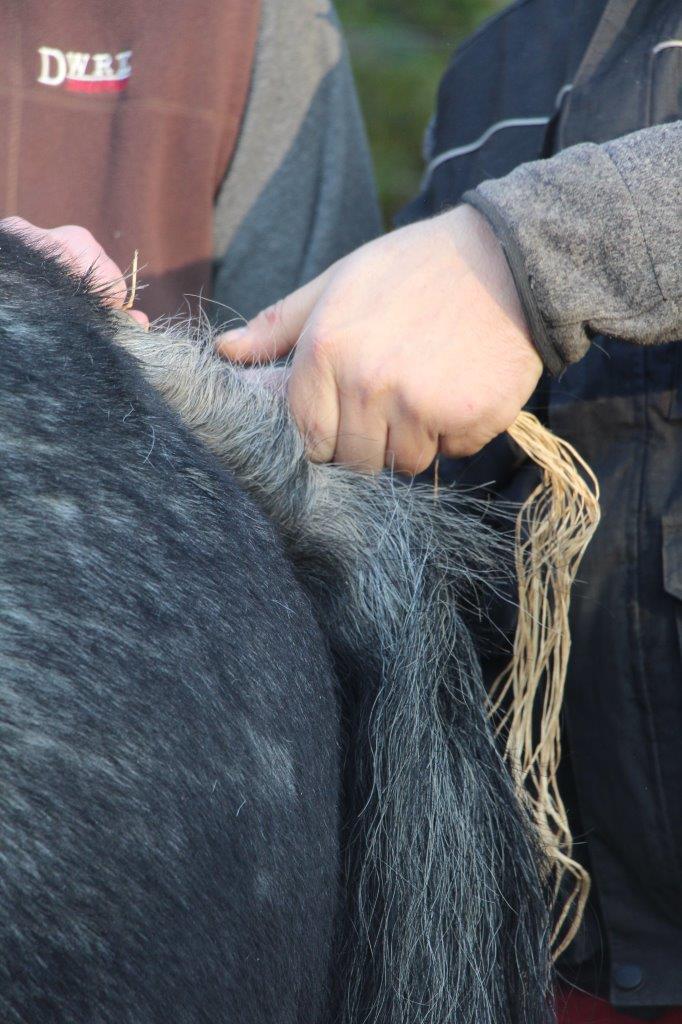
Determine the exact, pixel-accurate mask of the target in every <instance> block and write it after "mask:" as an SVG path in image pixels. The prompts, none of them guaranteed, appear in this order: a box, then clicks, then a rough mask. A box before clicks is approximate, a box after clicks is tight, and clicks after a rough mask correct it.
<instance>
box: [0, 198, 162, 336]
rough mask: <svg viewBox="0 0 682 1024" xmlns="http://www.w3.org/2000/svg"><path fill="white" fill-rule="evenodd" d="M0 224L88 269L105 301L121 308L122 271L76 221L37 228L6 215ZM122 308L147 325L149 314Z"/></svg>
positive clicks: (81, 269)
mask: <svg viewBox="0 0 682 1024" xmlns="http://www.w3.org/2000/svg"><path fill="white" fill-rule="evenodd" d="M0 226H2V227H3V228H6V229H7V230H8V231H14V232H16V233H17V234H20V235H21V236H22V237H23V238H25V239H26V240H27V241H28V242H32V243H35V244H36V245H38V246H41V247H42V248H45V249H48V250H52V251H55V250H56V251H57V252H58V254H59V255H60V256H62V257H63V259H64V262H65V263H67V264H68V265H69V266H71V267H72V268H73V269H74V270H76V271H78V272H79V273H81V274H85V273H87V272H88V271H90V272H91V280H92V282H93V284H94V285H95V286H98V287H101V288H103V289H105V290H106V299H105V301H106V302H107V303H108V304H109V305H111V306H113V307H115V308H117V309H123V307H124V304H125V301H126V296H127V294H128V290H127V288H126V283H125V279H124V277H123V274H122V273H121V271H120V269H119V268H118V266H117V265H116V264H115V263H114V261H113V260H112V259H110V258H109V256H107V254H106V253H105V251H104V249H103V248H102V246H101V245H100V244H99V242H98V241H97V239H96V238H94V237H93V236H92V235H91V234H90V232H89V231H88V230H87V229H86V228H82V227H78V225H76V224H65V225H63V226H61V227H58V228H39V227H36V225H35V224H31V223H29V221H27V220H24V218H23V217H6V218H5V219H4V220H2V221H0ZM125 312H127V313H128V314H129V315H130V316H131V317H132V318H133V320H136V321H137V322H138V323H139V324H142V326H143V327H148V326H149V317H148V316H147V315H146V313H143V312H142V310H139V309H128V310H126V311H125Z"/></svg>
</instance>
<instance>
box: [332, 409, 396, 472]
mask: <svg viewBox="0 0 682 1024" xmlns="http://www.w3.org/2000/svg"><path fill="white" fill-rule="evenodd" d="M387 434H388V427H387V426H386V418H385V416H384V414H383V410H382V409H381V408H376V407H371V406H370V407H369V408H363V407H362V406H361V405H359V404H358V403H355V402H353V401H348V400H346V401H345V402H344V401H343V400H342V402H341V408H340V414H339V427H338V434H337V438H336V448H335V450H334V452H333V457H334V461H335V462H339V463H341V464H342V465H344V466H350V467H351V468H352V469H356V470H359V471H360V472H362V473H379V472H380V471H381V470H382V469H383V468H384V465H385V462H386V437H387Z"/></svg>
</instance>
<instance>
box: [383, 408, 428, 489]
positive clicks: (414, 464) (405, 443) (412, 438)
mask: <svg viewBox="0 0 682 1024" xmlns="http://www.w3.org/2000/svg"><path fill="white" fill-rule="evenodd" d="M437 454H438V444H437V440H436V439H435V438H434V437H432V436H431V435H430V434H429V433H428V431H426V430H425V429H424V428H419V427H418V426H415V425H414V424H410V423H406V422H404V421H403V422H401V421H398V422H397V423H394V424H391V427H390V429H389V431H388V440H387V443H386V458H385V465H386V467H387V468H388V469H391V470H393V471H394V472H396V473H407V474H408V475H409V476H416V475H417V473H422V472H423V471H424V470H425V469H427V468H428V467H429V466H430V465H431V463H432V462H433V460H434V459H435V457H436V455H437Z"/></svg>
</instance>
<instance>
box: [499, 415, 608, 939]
mask: <svg viewBox="0 0 682 1024" xmlns="http://www.w3.org/2000/svg"><path fill="white" fill-rule="evenodd" d="M509 434H510V436H511V437H512V439H513V440H514V441H515V442H516V443H517V444H518V445H519V446H520V447H521V448H522V449H523V450H524V451H525V452H526V454H527V455H528V456H529V457H530V458H531V459H532V460H533V461H534V462H535V463H536V464H537V465H538V466H539V467H540V469H541V470H542V480H541V482H540V483H539V484H538V486H537V487H536V488H535V490H534V491H533V492H532V494H531V495H530V496H529V497H528V498H527V500H526V501H525V502H524V504H523V506H522V507H521V510H520V512H519V515H518V517H517V521H516V543H515V562H516V573H517V580H518V603H519V616H518V624H517V628H516V636H515V638H514V652H513V657H512V660H511V662H510V664H509V666H508V667H507V668H506V669H505V670H504V672H502V674H501V675H500V676H499V677H498V678H497V679H496V680H495V683H494V684H493V687H492V689H491V693H490V708H489V710H490V715H491V717H492V718H493V720H494V722H495V726H496V732H497V733H498V734H501V735H502V736H503V737H504V742H505V757H506V760H507V762H508V764H509V766H510V769H511V771H512V773H513V775H514V777H515V779H516V781H517V785H518V788H519V792H520V794H521V799H522V800H523V802H524V803H525V805H526V806H527V807H528V809H529V811H530V813H531V816H532V819H533V821H534V823H535V825H536V828H537V832H538V836H539V838H540V842H541V843H542V846H543V848H544V851H545V853H546V857H547V861H546V871H547V877H546V882H547V884H548V887H549V889H550V892H551V893H552V897H553V903H554V907H555V923H554V928H553V933H552V940H551V941H552V951H553V955H554V957H555V959H556V958H557V957H559V955H560V954H561V953H562V952H563V951H564V950H565V949H566V947H567V946H568V945H569V943H570V942H571V941H572V939H573V938H574V936H575V934H576V932H577V930H578V928H579V926H580V922H581V920H582V916H583V913H584V910H585V905H586V903H587V897H588V894H589V890H590V878H589V875H588V873H587V872H586V871H585V869H584V868H583V867H582V865H580V864H578V863H577V861H575V860H574V859H573V857H572V848H573V844H572V837H571V832H570V829H569V825H568V819H567V815H566V809H565V806H564V803H563V800H562V798H561V794H560V793H559V789H558V784H557V770H558V766H559V760H560V757H561V723H560V715H561V707H562V703H563V697H564V687H565V682H566V672H567V668H568V656H569V652H570V647H571V637H570V630H569V622H568V612H569V605H570V598H571V587H572V584H573V582H574V580H575V577H576V573H577V570H578V567H579V565H580V561H581V559H582V557H583V554H584V552H585V549H586V547H587V545H588V544H589V542H590V539H591V538H592V535H593V534H594V531H595V530H596V528H597V525H598V523H599V515H600V510H599V484H598V481H597V479H596V477H595V475H594V473H593V472H592V470H591V469H590V467H589V466H588V465H587V463H586V462H585V461H584V460H583V459H582V458H581V457H580V455H578V453H577V452H576V450H575V449H574V448H573V447H572V446H571V445H570V444H568V443H567V442H566V441H563V440H561V438H558V437H556V436H555V435H554V434H552V433H551V432H550V431H549V430H547V429H546V428H545V427H544V426H543V425H542V424H541V423H540V422H539V420H537V419H536V417H535V416H533V415H531V414H530V413H527V412H522V413H520V415H519V416H518V418H517V419H516V421H515V422H514V424H513V425H512V426H511V427H510V429H509ZM561 899H563V901H564V902H563V906H562V907H560V906H559V904H560V900H561Z"/></svg>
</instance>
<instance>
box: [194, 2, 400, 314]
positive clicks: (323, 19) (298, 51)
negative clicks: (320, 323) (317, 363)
mask: <svg viewBox="0 0 682 1024" xmlns="http://www.w3.org/2000/svg"><path fill="white" fill-rule="evenodd" d="M380 230H381V222H380V218H379V209H378V204H377V198H376V190H375V185H374V177H373V172H372V166H371V161H370V157H369V150H368V146H367V139H366V136H365V130H364V126H363V122H362V117H361V114H360V110H359V106H358V101H357V96H356V92H355V86H354V82H353V77H352V73H351V70H350V64H349V61H348V55H347V52H346V48H345V44H344V41H343V37H342V34H341V29H340V27H339V23H338V20H337V18H336V14H335V12H334V10H333V7H332V5H331V2H330V0H263V4H262V14H261V26H260V32H259V40H258V45H257V50H256V56H255V64H254V71H253V78H252V83H251V91H250V96H249V102H248V107H247V110H246V114H245V118H244V122H243V125H242V130H241V135H240V138H239V141H238V145H237V149H236V152H235V155H234V158H233V160H232V163H231V166H230V168H229V171H228V174H227V176H226V178H225V181H224V183H223V186H222V188H221V191H220V194H219V196H218V199H217V203H216V208H215V219H214V232H215V257H216V273H215V278H214V299H215V300H216V301H217V302H219V303H224V304H226V305H227V306H228V307H230V308H229V309H225V308H222V309H221V308H220V307H219V306H216V305H212V306H210V307H209V308H210V309H211V317H212V319H215V320H218V321H222V322H225V321H226V320H228V319H229V317H230V309H233V310H234V311H235V312H236V313H237V314H238V315H240V316H244V317H249V316H252V315H253V314H254V313H256V312H258V310H260V309H262V308H263V307H264V306H266V305H269V304H270V303H272V302H274V301H275V300H277V299H279V298H281V297H282V296H284V295H286V294H287V293H288V292H290V291H291V290H292V289H294V288H297V287H298V286H299V285H301V284H304V283H305V282H306V281H309V280H310V279H311V278H313V277H315V276H316V275H317V274H319V273H320V272H321V271H322V270H324V269H326V267H328V266H329V264H330V263H333V262H334V260H336V259H339V258H340V257H341V256H343V255H345V254H346V253H347V252H349V251H350V250H351V249H354V248H356V247H357V246H358V245H361V244H363V243H364V242H366V241H368V240H369V239H370V238H373V237H375V236H376V235H377V234H379V232H380Z"/></svg>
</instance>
